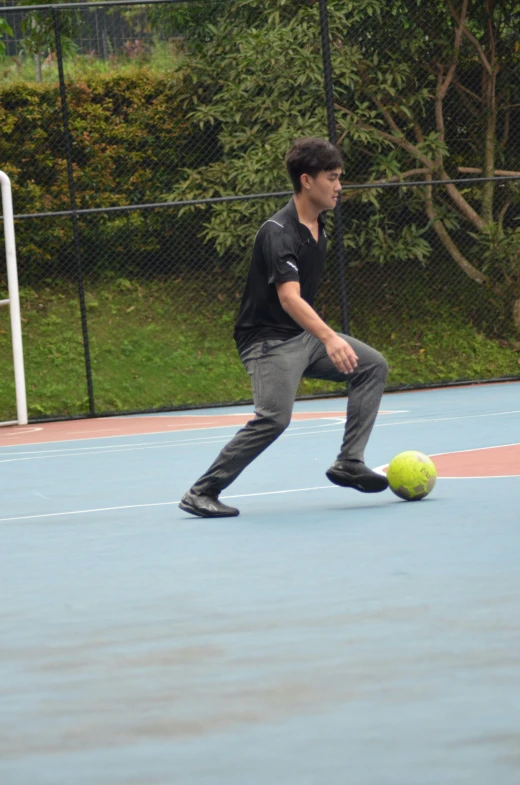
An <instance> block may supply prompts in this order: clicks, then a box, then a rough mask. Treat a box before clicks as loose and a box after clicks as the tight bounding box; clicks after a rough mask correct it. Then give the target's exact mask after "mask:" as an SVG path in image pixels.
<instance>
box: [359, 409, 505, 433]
mask: <svg viewBox="0 0 520 785" xmlns="http://www.w3.org/2000/svg"><path fill="white" fill-rule="evenodd" d="M506 414H520V409H512V410H511V411H510V412H490V413H488V414H461V415H459V416H458V417H429V418H426V417H425V418H420V419H417V420H402V421H401V422H381V423H376V424H375V426H374V427H375V428H391V427H392V426H394V425H415V424H416V423H421V422H445V421H446V420H474V419H478V418H479V417H503V416H505V415H506Z"/></svg>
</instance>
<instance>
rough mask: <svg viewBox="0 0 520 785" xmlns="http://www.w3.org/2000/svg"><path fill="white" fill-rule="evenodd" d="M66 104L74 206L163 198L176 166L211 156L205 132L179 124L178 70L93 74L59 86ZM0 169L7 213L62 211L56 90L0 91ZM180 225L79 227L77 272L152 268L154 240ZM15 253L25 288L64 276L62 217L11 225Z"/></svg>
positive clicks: (182, 101) (65, 192) (64, 181)
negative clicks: (8, 189) (8, 185)
mask: <svg viewBox="0 0 520 785" xmlns="http://www.w3.org/2000/svg"><path fill="white" fill-rule="evenodd" d="M67 99H68V108H69V114H70V131H71V136H72V140H73V145H72V157H73V172H74V181H75V187H76V197H77V199H76V201H77V206H78V208H80V209H81V208H92V207H106V206H118V205H129V204H142V203H146V202H159V201H163V200H164V198H165V194H166V193H168V192H169V191H171V189H172V187H173V186H174V185H175V184H176V183H177V182H178V181H179V180H180V179H181V178H182V168H183V167H187V166H194V165H200V163H201V160H202V158H203V156H204V155H205V156H206V157H211V153H212V152H213V154H214V151H215V147H216V141H215V137H214V133H215V132H214V130H213V129H211V130H209V131H200V130H197V129H194V128H193V126H191V127H189V126H188V123H187V120H186V112H187V110H186V108H185V106H186V87H185V80H184V75H183V73H182V72H180V71H179V72H176V71H172V72H169V73H164V72H162V73H155V72H153V71H152V70H148V69H143V68H136V69H135V71H134V72H131V73H130V74H129V73H128V72H126V73H125V74H124V75H121V74H114V75H96V76H92V77H89V81H88V84H87V83H85V82H79V83H70V84H68V85H67ZM0 167H1V168H2V169H3V170H4V171H5V172H6V173H7V174H8V175H9V176H10V178H11V181H12V186H13V198H14V208H15V213H17V214H21V213H36V212H55V211H60V210H68V209H70V201H69V185H68V177H67V159H66V146H65V137H64V132H63V121H62V113H61V101H60V92H59V86H58V85H57V84H52V85H45V84H41V85H37V84H33V83H30V84H28V83H15V84H10V85H7V86H5V87H4V88H2V89H0ZM183 221H184V222H185V221H186V218H184V219H183V218H182V217H181V218H179V216H178V214H177V213H175V214H174V215H172V213H171V212H169V213H168V214H163V215H162V216H161V214H159V212H157V213H156V214H155V215H154V216H153V218H150V217H146V216H145V215H144V214H140V215H135V214H134V215H133V216H132V217H130V216H125V215H123V214H121V213H119V214H114V215H113V217H111V218H110V219H103V218H99V217H98V218H96V219H91V218H89V219H88V220H85V221H83V223H82V225H81V228H82V233H83V247H84V249H86V250H84V257H85V258H84V263H85V271H86V272H87V273H88V272H89V271H91V270H95V271H96V272H115V273H118V274H120V273H121V272H126V273H128V272H132V271H133V272H137V269H134V270H132V268H131V266H132V264H133V265H134V267H138V266H141V267H146V266H147V265H148V266H150V265H152V266H155V267H156V268H157V267H158V266H159V267H160V265H161V259H164V256H165V250H164V248H162V247H161V238H167V237H168V236H171V234H172V230H173V227H174V225H175V224H177V225H178V228H179V229H180V231H182V226H183ZM150 223H151V224H152V225H150ZM191 224H192V225H193V216H192V217H191ZM192 233H193V234H194V235H195V232H193V230H192ZM17 247H18V256H19V265H20V275H21V279H22V282H23V283H25V284H30V285H37V284H38V283H39V282H41V281H45V280H47V281H48V280H49V279H54V278H56V277H64V276H65V277H66V276H67V275H68V274H69V273H70V274H73V271H74V269H75V260H74V252H73V238H72V232H71V221H70V219H69V218H67V219H56V218H45V219H37V220H33V219H31V220H23V221H19V222H18V223H17ZM129 265H130V269H129ZM122 268H123V269H122ZM162 271H163V272H164V269H163V270H162Z"/></svg>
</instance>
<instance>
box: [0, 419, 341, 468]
mask: <svg viewBox="0 0 520 785" xmlns="http://www.w3.org/2000/svg"><path fill="white" fill-rule="evenodd" d="M329 425H330V430H335V428H333V427H332V426H333V425H334V426H336V425H337V424H336V423H333V424H329ZM323 427H324V426H323V425H319V426H316V429H315V430H312V431H298V430H297V429H294V430H295V431H296V433H294V432H291V431H288V432H287V433H286V434H285V436H286V437H288V436H309V434H310V435H313V434H316V432H317V428H323ZM321 433H326V431H323V430H322V431H321ZM168 435H171V434H168ZM229 439H230V437H229V436H213V437H208V438H206V439H190V440H188V441H182V442H181V441H176V442H149V443H145V444H144V446H143V444H142V443H141V444H140V443H137V444H133V445H129V444H122V445H121V446H120V447H110V446H106V447H97V448H96V447H76V448H73V447H69V448H64V449H63V450H34V451H31V452H28V453H25V454H26V455H27V456H29V457H25V458H3V459H1V460H0V463H17V462H19V461H35V460H38V459H39V458H61V457H62V456H63V457H65V458H77V457H83V456H87V457H88V456H90V455H107V454H108V453H114V452H132V451H135V452H137V450H154V449H160V448H162V447H189V446H190V445H192V444H195V445H196V446H199V445H202V444H215V443H217V442H227V441H229ZM74 450H76V451H74ZM49 453H54V454H52V455H50V454H49ZM23 454H24V453H20V452H18V453H16V455H23ZM0 455H5V453H0Z"/></svg>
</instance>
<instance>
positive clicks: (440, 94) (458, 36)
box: [437, 0, 468, 129]
mask: <svg viewBox="0 0 520 785" xmlns="http://www.w3.org/2000/svg"><path fill="white" fill-rule="evenodd" d="M467 15H468V0H462V9H461V12H460V21H459V23H458V25H457V29H456V31H455V41H454V43H453V59H452V62H451V65H450V67H449V68H448V73H447V74H446V79H445V80H444V81H442V72H441V74H439V76H440V77H441V79H440V84H439V85H438V86H437V99H438V100H439V101H441V102H442V101H444V98H445V97H446V93H447V92H448V88H449V86H450V84H451V80H452V79H453V76H454V74H455V69H456V68H457V63H458V60H459V52H460V45H461V41H462V33H463V31H464V27H465V26H466V17H467ZM442 127H443V129H444V123H443V124H442Z"/></svg>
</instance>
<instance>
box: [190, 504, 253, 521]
mask: <svg viewBox="0 0 520 785" xmlns="http://www.w3.org/2000/svg"><path fill="white" fill-rule="evenodd" d="M179 508H180V509H181V510H184V512H189V513H190V514H191V515H196V516H197V517H198V518H235V517H236V516H237V515H239V514H240V510H237V511H236V512H211V511H209V510H199V509H197V507H193V505H191V504H187V503H186V502H179Z"/></svg>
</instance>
